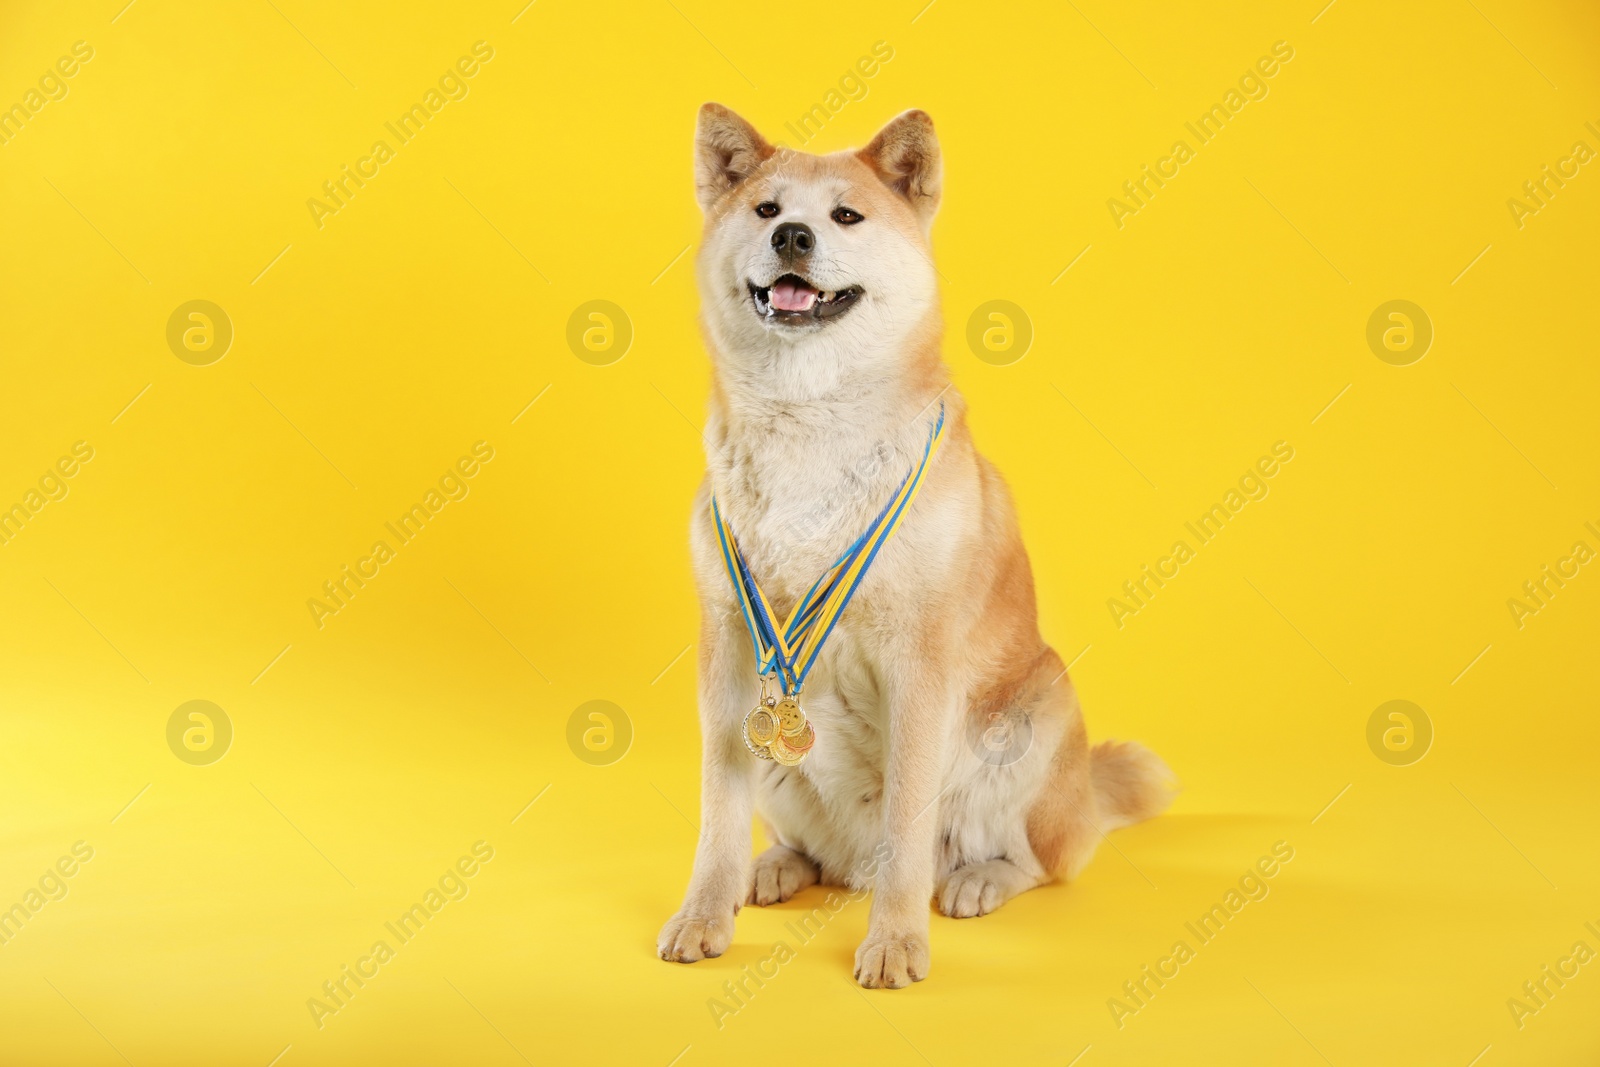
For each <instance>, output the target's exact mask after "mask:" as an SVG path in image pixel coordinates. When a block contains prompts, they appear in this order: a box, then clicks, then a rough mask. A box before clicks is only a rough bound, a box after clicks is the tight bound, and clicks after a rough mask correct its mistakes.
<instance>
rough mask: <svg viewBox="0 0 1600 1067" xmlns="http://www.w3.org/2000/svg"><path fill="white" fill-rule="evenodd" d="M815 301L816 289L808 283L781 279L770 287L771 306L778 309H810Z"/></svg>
mask: <svg viewBox="0 0 1600 1067" xmlns="http://www.w3.org/2000/svg"><path fill="white" fill-rule="evenodd" d="M816 302H817V291H816V290H815V289H813V288H811V287H810V286H808V285H796V284H795V283H794V282H790V281H782V282H778V283H777V284H776V285H774V286H773V287H772V306H773V307H775V308H777V309H778V310H779V311H810V310H811V305H812V304H815V303H816Z"/></svg>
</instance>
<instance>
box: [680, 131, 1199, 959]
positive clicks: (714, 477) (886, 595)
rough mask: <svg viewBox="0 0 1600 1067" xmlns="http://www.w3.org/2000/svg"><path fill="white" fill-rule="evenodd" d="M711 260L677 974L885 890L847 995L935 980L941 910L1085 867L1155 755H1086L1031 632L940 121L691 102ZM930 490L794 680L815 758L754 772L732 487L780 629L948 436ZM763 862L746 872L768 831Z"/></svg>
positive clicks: (1145, 814) (740, 533)
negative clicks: (690, 809) (775, 119)
mask: <svg viewBox="0 0 1600 1067" xmlns="http://www.w3.org/2000/svg"><path fill="white" fill-rule="evenodd" d="M694 155H695V160H694V174H695V192H696V196H697V199H698V200H699V203H700V206H701V208H702V210H703V211H704V214H705V231H704V236H703V239H702V241H701V244H700V250H699V253H698V256H697V260H696V271H697V277H698V283H699V287H700V293H701V300H702V308H701V328H702V333H703V335H704V339H705V343H706V347H707V349H708V351H709V353H710V357H711V361H712V367H713V372H714V373H713V386H712V394H711V401H710V414H709V418H708V422H707V426H706V430H705V438H706V441H707V450H706V454H707V464H708V469H707V474H706V478H705V481H704V482H703V483H702V485H701V487H700V489H699V492H698V494H697V496H696V498H695V502H694V510H693V519H692V522H691V529H690V543H691V550H692V552H691V555H692V559H693V566H694V573H695V581H696V585H697V589H698V594H699V599H700V604H701V630H700V642H699V705H700V728H701V734H702V776H703V781H702V788H701V813H702V814H701V830H700V838H699V844H698V847H697V849H696V852H695V858H694V871H693V874H692V876H691V877H690V880H689V887H688V891H687V893H686V894H685V897H684V901H683V906H682V907H681V908H680V909H679V910H678V912H677V914H675V915H674V916H673V917H672V918H671V919H670V920H669V921H668V922H667V923H666V925H665V927H663V928H662V930H661V933H660V937H659V938H658V941H657V950H658V952H659V954H660V956H661V958H662V959H664V960H670V961H676V962H681V963H693V962H695V961H697V960H701V959H704V958H708V957H715V956H718V955H721V954H722V953H723V952H724V951H725V950H726V949H727V948H728V946H729V944H730V942H731V939H732V937H733V927H734V916H735V915H736V914H737V913H738V911H739V909H740V907H741V905H744V904H757V905H768V904H775V903H779V902H782V901H786V900H788V899H789V898H791V897H792V896H794V895H795V894H796V893H798V892H800V891H801V890H803V889H805V888H807V887H809V886H812V885H815V884H817V883H819V882H820V883H823V884H827V885H843V886H848V887H850V888H851V889H852V890H855V891H859V892H865V891H866V890H867V889H868V888H869V887H870V888H871V890H872V906H871V911H870V914H869V916H868V929H867V936H866V939H865V940H864V941H863V942H862V943H861V945H860V946H859V948H858V949H857V950H856V955H855V978H856V980H857V981H858V982H859V983H860V984H861V985H862V986H864V987H866V988H889V989H898V988H902V987H904V986H907V985H909V984H911V983H912V982H917V981H921V980H922V979H923V978H925V977H927V974H928V965H929V955H928V933H929V927H930V913H929V902H930V900H932V901H934V902H935V903H936V904H937V906H938V908H939V910H940V911H941V912H942V913H944V914H945V915H947V916H951V917H953V918H969V917H972V916H978V915H985V914H988V913H989V912H992V911H994V910H995V909H996V908H998V907H1000V906H1001V905H1002V904H1004V903H1005V902H1006V901H1007V900H1009V899H1011V898H1012V897H1014V896H1016V895H1017V894H1018V893H1022V892H1024V891H1026V890H1028V889H1031V888H1033V887H1034V886H1037V885H1041V884H1043V883H1046V882H1048V881H1051V880H1053V879H1055V878H1058V877H1059V878H1065V879H1071V878H1073V877H1074V876H1076V875H1077V874H1078V872H1079V871H1081V870H1082V869H1083V867H1084V865H1085V864H1086V863H1088V861H1089V859H1090V857H1091V855H1092V854H1093V853H1094V850H1095V846H1096V844H1097V843H1098V842H1099V840H1100V839H1101V838H1102V837H1103V836H1104V835H1105V834H1106V833H1107V832H1108V831H1110V830H1112V829H1115V828H1117V827H1121V826H1127V825H1129V824H1130V823H1134V822H1138V821H1140V820H1142V819H1146V818H1149V817H1151V816H1153V815H1156V814H1158V813H1160V812H1161V811H1162V810H1164V809H1165V808H1166V806H1167V805H1168V803H1169V802H1170V801H1171V799H1172V795H1173V788H1172V787H1171V785H1170V784H1169V783H1170V779H1171V774H1170V772H1169V771H1168V769H1167V767H1166V766H1165V764H1163V763H1162V761H1161V760H1160V759H1159V758H1158V757H1157V756H1155V755H1154V754H1153V753H1152V752H1150V751H1149V750H1148V749H1146V748H1144V747H1143V746H1141V745H1138V744H1135V743H1131V742H1116V741H1107V742H1102V743H1101V744H1098V745H1096V746H1095V747H1093V748H1090V746H1089V743H1088V740H1087V736H1086V733H1085V729H1084V723H1083V716H1082V714H1081V712H1080V710H1079V706H1078V699H1077V696H1076V693H1075V690H1074V688H1073V686H1072V683H1071V681H1070V680H1069V679H1068V678H1067V676H1066V668H1065V666H1064V665H1063V664H1062V661H1061V658H1060V657H1059V656H1058V655H1057V654H1056V653H1055V651H1054V650H1052V649H1051V648H1050V646H1049V645H1047V644H1045V642H1044V640H1043V638H1042V637H1041V636H1040V634H1039V629H1038V623H1037V614H1036V608H1035V600H1034V587H1033V576H1032V572H1031V570H1030V568H1029V565H1028V556H1027V553H1026V551H1025V550H1024V548H1023V544H1022V539H1021V536H1020V533H1019V530H1018V526H1017V519H1016V515H1015V511H1014V509H1013V506H1012V503H1011V498H1010V493H1009V491H1008V489H1007V488H1006V484H1005V482H1004V481H1003V480H1002V478H1001V476H1000V474H999V473H998V472H997V471H996V469H995V468H994V466H993V465H991V464H990V463H989V462H988V461H987V460H986V459H984V457H983V456H982V455H980V454H979V453H978V451H977V449H976V447H975V446H974V444H973V441H972V437H971V434H970V433H969V431H968V428H967V423H966V419H965V405H964V403H963V401H962V398H961V395H960V394H959V393H958V392H957V391H956V390H955V389H954V388H953V387H952V385H951V380H950V376H949V371H948V369H947V367H946V366H945V364H944V362H943V360H942V358H941V356H940V342H941V339H942V337H943V325H942V320H941V316H940V311H939V299H938V285H937V279H938V272H937V271H936V270H935V268H934V265H933V258H932V250H931V246H930V243H929V231H930V229H931V226H932V223H933V218H934V214H935V212H936V211H937V209H938V206H939V200H940V195H941V189H942V177H941V174H942V167H941V159H940V152H939V145H938V140H937V138H936V137H935V135H934V129H933V122H932V120H931V119H930V118H929V117H928V116H927V115H926V114H925V113H923V112H921V111H908V112H906V113H905V114H902V115H900V116H899V117H898V118H896V119H894V120H893V121H892V122H890V123H889V124H888V125H887V126H885V127H884V128H883V129H882V130H881V131H880V132H879V133H878V135H877V136H876V137H875V138H873V140H872V142H871V143H870V144H868V145H867V147H866V148H863V149H861V150H860V151H854V152H850V151H845V152H838V153H834V154H832V155H823V156H818V155H810V154H805V153H799V152H795V151H792V150H789V149H787V148H782V147H778V146H774V145H772V144H769V143H768V142H767V141H766V140H765V139H764V138H763V137H762V136H761V135H760V134H759V133H758V132H757V131H756V129H755V128H754V127H753V126H752V125H751V124H750V123H748V122H746V121H745V120H744V119H742V118H740V117H739V116H738V115H736V114H734V113H733V112H732V111H730V110H728V109H727V108H725V107H722V106H721V105H718V104H706V105H704V106H703V107H702V108H701V109H700V114H699V119H698V123H697V128H696V132H695V152H694ZM940 419H942V423H943V425H942V432H943V438H942V441H941V443H940V447H939V449H938V451H937V454H936V455H935V456H934V457H933V458H932V460H931V462H930V463H929V464H928V469H927V472H926V477H925V479H924V480H923V482H922V484H921V488H920V495H918V496H917V497H916V499H915V500H914V502H913V504H912V505H911V506H910V507H909V508H908V509H907V512H906V514H905V517H904V520H903V521H902V522H901V523H900V525H899V527H898V529H897V531H896V532H895V534H894V536H893V537H892V538H891V539H890V540H889V541H888V542H887V543H886V544H885V545H884V546H883V548H882V550H881V551H880V552H879V553H878V554H877V556H876V558H875V560H874V562H873V563H872V566H871V569H870V571H869V572H868V573H867V575H866V577H865V578H864V579H863V580H862V582H861V584H860V585H859V587H858V588H857V591H856V595H855V597H854V599H853V600H852V601H850V603H849V606H848V610H846V611H845V612H844V614H843V615H842V617H841V618H840V621H839V622H838V624H837V626H836V627H835V629H834V630H833V631H832V632H831V635H830V636H829V638H828V640H827V643H826V646H825V648H824V651H823V653H822V654H821V655H820V656H819V658H818V660H817V665H816V668H815V669H814V670H813V671H812V673H811V675H810V678H809V679H808V681H807V684H806V686H805V689H804V692H803V695H802V699H803V701H804V706H805V713H806V716H807V717H808V719H809V721H810V722H811V723H814V724H815V729H814V737H815V740H814V743H813V745H812V748H811V750H810V752H809V755H808V756H807V757H806V758H805V762H803V763H801V764H799V765H798V766H787V765H782V764H780V763H777V762H769V761H764V760H760V759H757V758H755V756H753V755H752V751H751V750H748V749H747V745H746V743H745V740H744V735H745V730H744V726H743V723H744V718H745V715H746V713H747V712H749V711H750V710H751V707H752V705H753V704H754V703H755V702H756V701H757V699H758V697H759V696H760V695H761V691H760V687H759V685H758V677H757V670H756V661H755V652H754V651H753V649H752V641H751V634H750V631H749V629H748V628H747V623H746V621H745V618H744V615H743V614H742V608H741V602H740V600H739V597H738V594H737V593H736V591H735V587H734V586H733V584H732V582H731V581H730V578H729V572H728V570H727V566H728V564H727V562H726V561H725V558H724V555H723V550H722V547H721V542H720V540H719V532H720V522H719V519H718V518H714V516H713V507H712V503H713V497H715V500H716V504H717V507H718V509H719V515H720V520H721V521H726V523H727V525H728V527H729V528H730V529H731V531H732V532H733V535H734V537H735V538H736V540H737V545H738V549H739V550H740V551H741V552H742V554H743V557H744V559H745V560H746V561H747V563H748V566H749V569H750V573H751V574H752V575H753V576H754V577H755V578H756V579H757V580H758V581H759V583H760V585H761V588H762V590H763V591H764V592H765V594H766V596H767V597H768V598H769V600H770V602H771V605H772V608H773V609H774V614H776V615H777V616H779V617H783V616H786V615H787V614H788V612H789V611H790V610H791V609H792V607H793V605H795V604H796V603H797V602H798V601H799V600H800V599H801V598H803V597H805V596H806V594H807V591H808V590H809V589H810V588H811V587H812V585H813V583H814V582H816V581H817V577H818V575H821V574H823V573H824V572H825V571H827V570H828V569H829V568H830V567H831V566H833V565H834V563H835V562H836V561H837V560H838V559H839V558H840V553H841V552H842V551H844V550H845V549H846V547H847V546H849V545H851V543H852V542H853V541H854V540H855V539H856V538H857V537H858V536H860V535H861V533H862V531H863V530H865V529H867V528H868V527H869V526H870V525H871V524H872V523H873V521H874V519H875V518H876V517H877V516H878V515H879V514H880V512H882V511H883V509H884V505H885V504H886V502H888V501H890V500H891V499H892V498H894V497H895V495H896V493H897V491H898V490H899V488H900V487H901V486H902V484H904V483H905V480H906V479H907V477H908V475H907V472H908V471H910V470H912V469H913V468H914V467H916V465H917V464H918V463H919V462H920V461H921V459H922V457H923V455H924V454H925V452H926V450H927V449H929V448H930V444H929V442H930V434H931V432H932V429H933V428H934V427H936V426H939V425H940V423H939V422H938V421H937V420H940ZM753 814H759V815H760V817H761V820H762V822H763V825H764V826H765V828H766V832H767V837H768V839H769V840H771V841H772V842H773V844H772V847H771V848H769V849H767V850H766V851H765V852H763V853H762V854H761V855H760V856H758V857H756V859H755V860H754V864H753V866H752V863H751V859H750V856H751V851H752V841H751V830H752V822H753V820H752V815H753Z"/></svg>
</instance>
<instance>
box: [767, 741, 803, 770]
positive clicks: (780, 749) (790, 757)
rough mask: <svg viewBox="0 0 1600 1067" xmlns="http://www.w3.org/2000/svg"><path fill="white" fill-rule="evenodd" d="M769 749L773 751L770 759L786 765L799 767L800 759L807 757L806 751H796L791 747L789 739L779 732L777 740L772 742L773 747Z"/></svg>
mask: <svg viewBox="0 0 1600 1067" xmlns="http://www.w3.org/2000/svg"><path fill="white" fill-rule="evenodd" d="M768 751H769V752H771V753H772V755H771V756H770V757H769V758H770V759H773V760H775V761H777V762H778V763H781V764H782V765H783V766H785V767H798V766H799V765H800V761H801V760H803V759H805V758H806V754H805V753H804V752H796V751H795V750H794V749H792V748H790V747H789V739H788V738H786V737H784V736H783V735H782V734H779V735H778V738H777V740H775V741H773V742H772V747H771V748H770V749H769V750H768Z"/></svg>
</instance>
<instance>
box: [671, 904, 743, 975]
mask: <svg viewBox="0 0 1600 1067" xmlns="http://www.w3.org/2000/svg"><path fill="white" fill-rule="evenodd" d="M732 941H733V913H732V912H729V913H728V914H727V915H723V916H719V917H717V918H705V917H704V916H696V915H684V914H682V913H681V912H680V913H679V914H677V915H674V916H673V917H672V918H670V919H668V920H667V925H665V926H663V927H662V928H661V936H660V937H658V938H656V951H657V952H659V953H660V954H661V958H662V959H664V960H667V961H668V962H671V963H695V962H697V961H699V960H705V959H715V958H716V957H718V956H720V955H722V954H723V953H724V952H726V951H727V950H728V945H729V944H730V943H731V942H732Z"/></svg>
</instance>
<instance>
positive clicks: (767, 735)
mask: <svg viewBox="0 0 1600 1067" xmlns="http://www.w3.org/2000/svg"><path fill="white" fill-rule="evenodd" d="M744 736H745V742H746V743H747V744H748V745H749V746H750V748H751V750H752V751H754V750H756V749H758V748H760V749H765V748H766V747H767V746H768V745H770V744H772V741H773V738H775V737H777V736H778V720H777V719H776V718H774V717H773V715H772V709H771V708H768V707H766V706H765V705H761V704H758V705H756V706H755V707H754V708H752V709H750V713H749V714H748V715H746V716H745V717H744Z"/></svg>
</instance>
